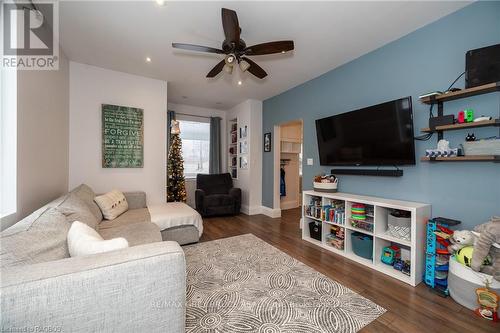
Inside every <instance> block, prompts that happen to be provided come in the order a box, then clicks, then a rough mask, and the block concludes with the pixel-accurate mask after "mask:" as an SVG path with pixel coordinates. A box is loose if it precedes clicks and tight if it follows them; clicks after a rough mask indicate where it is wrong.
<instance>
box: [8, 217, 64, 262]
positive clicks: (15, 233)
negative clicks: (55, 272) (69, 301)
mask: <svg viewBox="0 0 500 333" xmlns="http://www.w3.org/2000/svg"><path fill="white" fill-rule="evenodd" d="M69 228H70V224H69V223H68V222H67V221H66V217H65V216H64V215H63V214H62V213H61V212H59V211H58V210H57V209H54V208H46V210H45V212H43V213H42V214H40V215H39V216H38V217H36V218H33V217H32V216H31V215H30V216H28V217H27V218H25V219H23V220H21V221H19V222H17V223H16V224H14V225H13V226H12V227H10V228H7V229H6V230H4V231H2V233H1V237H0V243H1V245H2V246H1V247H0V263H1V267H2V268H4V267H11V266H17V265H30V264H36V263H40V262H47V261H53V260H59V259H64V258H68V257H69V252H68V245H67V242H66V237H67V234H68V230H69Z"/></svg>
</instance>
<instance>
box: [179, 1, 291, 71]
mask: <svg viewBox="0 0 500 333" xmlns="http://www.w3.org/2000/svg"><path fill="white" fill-rule="evenodd" d="M222 27H223V29H224V36H225V39H224V42H222V49H216V48H213V47H208V46H200V45H193V44H182V43H172V47H174V48H178V49H184V50H189V51H198V52H208V53H216V54H225V55H226V56H225V57H224V60H222V61H221V62H219V63H218V64H217V65H215V67H214V68H212V70H211V71H210V72H208V74H207V78H212V77H215V76H216V75H217V74H219V73H220V72H222V71H223V70H224V71H225V72H227V73H228V74H231V73H232V72H233V67H234V64H236V63H238V64H239V67H240V70H241V71H242V72H246V71H248V72H250V73H251V74H253V75H255V76H256V77H258V78H259V79H263V78H265V77H266V76H267V73H266V71H265V70H264V69H262V67H260V66H259V65H257V64H256V63H255V62H253V61H252V60H250V59H249V58H247V56H257V55H266V54H274V53H285V52H287V51H292V50H293V49H294V44H293V41H292V40H284V41H276V42H268V43H262V44H257V45H253V46H249V47H247V46H246V43H245V41H244V40H243V39H241V38H240V34H241V28H240V26H239V23H238V15H236V12H235V11H234V10H231V9H227V8H222Z"/></svg>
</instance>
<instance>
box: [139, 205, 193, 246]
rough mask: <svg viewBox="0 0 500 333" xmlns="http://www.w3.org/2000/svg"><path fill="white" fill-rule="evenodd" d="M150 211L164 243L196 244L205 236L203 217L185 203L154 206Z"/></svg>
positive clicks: (149, 207) (150, 207)
mask: <svg viewBox="0 0 500 333" xmlns="http://www.w3.org/2000/svg"><path fill="white" fill-rule="evenodd" d="M148 210H149V214H150V215H151V222H153V223H154V224H156V225H157V226H158V227H159V228H160V230H161V235H162V239H163V240H164V241H165V240H173V241H176V242H177V243H179V244H181V245H184V244H190V243H196V242H198V240H199V238H200V237H201V235H202V234H203V219H202V218H201V215H200V214H199V213H198V212H197V211H196V210H194V209H193V208H191V207H189V206H188V205H186V204H185V203H183V202H167V203H164V204H159V205H152V206H148Z"/></svg>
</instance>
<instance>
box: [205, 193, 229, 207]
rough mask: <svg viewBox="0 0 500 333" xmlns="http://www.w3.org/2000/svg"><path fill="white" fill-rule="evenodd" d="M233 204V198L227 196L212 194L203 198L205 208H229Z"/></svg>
mask: <svg viewBox="0 0 500 333" xmlns="http://www.w3.org/2000/svg"><path fill="white" fill-rule="evenodd" d="M233 203H234V198H233V197H232V196H230V195H229V194H212V195H207V196H206V197H205V206H206V207H213V206H230V205H232V204H233Z"/></svg>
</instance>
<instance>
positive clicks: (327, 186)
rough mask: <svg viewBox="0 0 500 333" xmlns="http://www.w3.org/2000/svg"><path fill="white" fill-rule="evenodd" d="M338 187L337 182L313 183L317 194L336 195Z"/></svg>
mask: <svg viewBox="0 0 500 333" xmlns="http://www.w3.org/2000/svg"><path fill="white" fill-rule="evenodd" d="M337 186H338V182H335V183H317V182H313V187H314V190H315V191H317V192H328V193H335V192H337Z"/></svg>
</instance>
